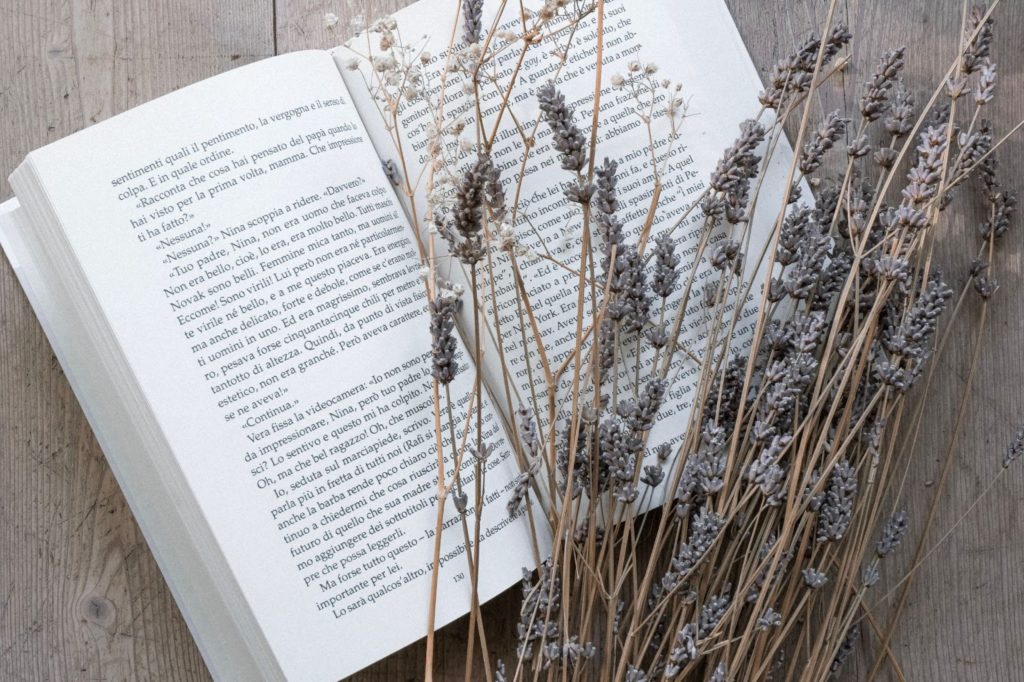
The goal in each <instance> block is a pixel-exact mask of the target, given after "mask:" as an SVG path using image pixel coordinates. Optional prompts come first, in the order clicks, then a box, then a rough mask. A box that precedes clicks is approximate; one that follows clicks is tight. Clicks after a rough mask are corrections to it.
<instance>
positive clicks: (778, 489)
mask: <svg viewBox="0 0 1024 682" xmlns="http://www.w3.org/2000/svg"><path fill="white" fill-rule="evenodd" d="M791 441H792V438H791V437H790V436H775V437H774V438H772V441H771V443H770V444H769V445H768V446H767V447H766V448H764V449H762V450H761V454H760V455H758V457H757V459H756V460H754V461H753V462H751V463H750V467H749V468H748V469H747V480H748V481H750V482H751V483H753V484H754V485H756V486H758V487H759V488H760V489H761V493H762V494H763V495H764V496H765V504H767V505H768V506H769V507H778V506H780V505H781V504H782V503H783V502H784V501H785V499H786V470H785V469H783V468H782V466H781V465H780V464H779V459H780V458H781V457H782V454H783V453H784V452H785V450H786V448H787V447H788V446H789V443H790V442H791Z"/></svg>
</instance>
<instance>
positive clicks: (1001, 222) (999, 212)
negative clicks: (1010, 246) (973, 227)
mask: <svg viewBox="0 0 1024 682" xmlns="http://www.w3.org/2000/svg"><path fill="white" fill-rule="evenodd" d="M989 202H990V203H991V204H992V213H991V217H990V218H989V219H988V221H986V222H984V223H982V224H981V226H980V227H979V232H981V236H982V237H984V238H985V239H989V238H991V237H995V238H999V237H1002V236H1003V235H1004V234H1006V231H1007V230H1008V229H1010V220H1011V219H1012V218H1013V215H1014V213H1016V212H1017V194H1016V193H1015V192H1012V191H1010V190H1001V191H997V192H994V193H992V194H991V195H990V196H989Z"/></svg>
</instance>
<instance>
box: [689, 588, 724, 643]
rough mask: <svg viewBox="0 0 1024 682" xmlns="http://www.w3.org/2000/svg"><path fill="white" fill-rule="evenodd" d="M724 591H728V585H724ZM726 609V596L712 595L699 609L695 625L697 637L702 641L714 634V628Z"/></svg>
mask: <svg viewBox="0 0 1024 682" xmlns="http://www.w3.org/2000/svg"><path fill="white" fill-rule="evenodd" d="M724 589H725V590H726V591H728V589H729V585H728V584H726V585H725V586H724ZM728 608H729V595H728V594H720V595H712V596H711V598H710V599H708V601H707V603H706V604H704V606H703V607H701V610H700V620H699V621H698V623H697V635H698V636H699V637H700V638H701V639H703V638H705V637H708V636H709V635H710V634H711V633H712V632H714V629H715V627H716V626H717V625H718V623H719V622H720V621H721V620H722V616H724V615H725V612H726V611H727V610H728Z"/></svg>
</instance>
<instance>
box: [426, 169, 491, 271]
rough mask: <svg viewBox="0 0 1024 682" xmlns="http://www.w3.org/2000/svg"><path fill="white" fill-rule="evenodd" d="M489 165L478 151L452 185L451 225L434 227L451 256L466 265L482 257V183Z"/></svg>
mask: <svg viewBox="0 0 1024 682" xmlns="http://www.w3.org/2000/svg"><path fill="white" fill-rule="evenodd" d="M490 166H491V161H490V158H489V157H488V156H486V155H485V154H481V155H479V156H478V157H477V160H476V163H474V164H473V165H472V166H470V167H469V168H468V169H466V172H465V174H464V175H463V176H462V180H461V181H460V182H459V184H458V186H457V187H456V188H455V207H454V209H453V211H452V219H451V224H450V225H447V224H439V225H438V226H437V227H438V231H439V232H440V233H441V236H442V237H444V239H445V241H446V242H447V243H448V248H449V250H450V251H451V252H452V255H454V256H455V257H456V258H458V259H459V260H461V261H462V262H463V263H465V264H466V265H473V264H475V263H477V262H478V261H479V260H480V259H481V258H483V256H484V246H483V206H484V183H485V180H486V174H487V170H488V168H489V167H490Z"/></svg>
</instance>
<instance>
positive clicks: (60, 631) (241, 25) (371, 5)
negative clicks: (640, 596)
mask: <svg viewBox="0 0 1024 682" xmlns="http://www.w3.org/2000/svg"><path fill="white" fill-rule="evenodd" d="M702 1H703V0H702ZM708 1H710V0H708ZM727 1H728V4H729V6H730V8H731V9H732V11H733V13H734V15H735V17H736V21H737V23H738V25H739V29H740V32H741V34H742V35H743V38H744V40H745V41H746V42H747V45H748V47H749V49H750V51H751V53H752V54H753V57H754V61H755V62H756V63H757V65H758V68H759V69H760V70H761V71H762V73H764V72H765V71H766V70H767V69H768V68H769V67H770V65H771V63H772V61H773V60H774V59H775V58H776V57H778V56H779V55H781V54H782V53H784V52H785V51H787V50H788V49H791V47H792V46H794V45H795V44H796V43H797V42H798V41H799V39H801V38H803V37H805V36H806V35H807V33H808V32H809V31H811V30H812V29H814V28H815V27H816V26H818V25H820V22H821V20H822V19H823V17H824V13H825V9H826V7H827V4H828V3H827V2H826V1H825V0H727ZM403 4H406V3H405V2H404V1H403V0H380V1H377V2H373V1H370V0H362V1H353V0H0V176H2V177H3V179H0V198H7V197H9V196H10V194H11V190H10V186H9V184H8V183H7V180H6V176H7V175H8V173H9V172H10V171H12V170H13V169H14V167H15V166H16V165H17V164H18V163H19V162H20V161H21V160H22V158H23V157H24V156H25V154H26V153H27V152H29V151H30V150H31V149H33V148H35V147H38V146H40V145H43V144H45V143H47V142H51V141H53V140H56V139H58V138H60V137H63V136H65V135H68V134H70V133H73V132H74V131H76V130H79V129H81V128H83V127H85V126H88V125H90V124H92V123H95V122H97V121H100V120H102V119H104V118H107V117H109V116H112V115H114V114H116V113H118V112H120V111H123V110H125V109H128V108H130V107H132V106H135V105H137V104H140V103H142V102H145V101H146V100H149V99H151V98H153V97H156V96H158V95H161V94H164V93H166V92H168V91H170V90H174V89H175V88H180V87H182V86H185V85H188V84H190V83H192V82H194V81H197V80H200V79H202V78H206V77H208V76H212V75H214V74H217V73H219V72H222V71H225V70H227V69H230V68H233V67H236V66H239V65H241V64H244V63H247V62H252V61H255V60H258V59H263V58H266V57H270V56H272V55H275V54H280V53H283V52H288V51H291V50H298V49H304V48H324V47H331V46H333V45H335V44H337V43H339V42H341V39H342V38H343V37H344V36H345V35H346V28H345V27H346V26H347V24H348V22H349V20H350V19H351V18H352V17H353V16H354V15H356V14H359V13H362V14H363V15H365V16H366V18H367V19H372V18H373V17H375V16H377V15H379V14H381V13H383V12H386V11H390V10H393V9H397V8H398V7H400V6H401V5H403ZM841 6H842V15H843V16H844V18H845V19H846V20H847V21H848V23H849V24H850V25H851V26H852V27H853V30H854V33H855V34H856V38H855V43H854V44H855V48H854V51H855V57H854V60H853V63H852V65H851V68H850V69H849V71H848V73H847V74H846V75H845V76H844V77H843V79H842V80H841V81H840V85H841V88H840V89H839V91H838V92H837V95H836V96H835V97H834V99H835V100H836V102H837V103H838V102H839V101H840V100H842V99H844V98H845V100H846V102H847V103H855V101H856V100H855V99H854V97H855V95H854V92H855V91H857V90H858V87H859V84H860V83H861V82H862V81H863V80H864V79H865V78H867V76H868V74H869V73H870V70H871V68H872V66H873V65H874V63H875V60H876V59H877V56H878V55H879V54H880V53H881V51H883V50H884V49H886V48H888V47H895V46H899V45H906V46H907V47H908V51H907V54H908V61H909V68H908V77H909V82H910V84H911V86H912V87H913V88H914V89H916V90H918V91H919V92H923V91H924V90H925V89H926V88H928V90H929V92H930V88H931V87H932V85H933V84H934V83H935V80H936V79H937V78H938V77H939V76H940V74H941V73H942V72H943V71H944V70H945V68H946V65H947V64H948V63H949V61H950V59H951V58H952V56H953V54H954V51H955V48H954V45H955V41H956V38H957V33H958V30H959V26H960V13H961V0H843V1H842V2H841ZM325 12H334V13H335V14H337V15H339V16H340V17H341V21H340V23H339V24H338V25H337V26H336V27H334V29H333V30H329V29H327V28H326V27H325V25H324V14H325ZM997 17H998V35H997V45H996V54H995V56H996V60H997V61H998V63H999V69H1000V73H1001V77H1002V80H1001V83H1000V88H999V94H998V99H997V103H996V104H995V105H994V106H993V107H992V112H991V116H992V118H993V119H994V120H995V121H996V123H997V125H998V126H1000V128H1001V129H1003V130H1007V129H1009V127H1010V126H1012V125H1014V124H1015V123H1016V122H1018V121H1020V120H1021V119H1022V118H1024V90H1022V86H1024V76H1022V69H1024V50H1022V47H1021V42H1020V41H1021V36H1022V35H1024V2H1022V1H1021V0H1003V3H1002V6H1001V8H1000V9H999V10H998V14H997ZM270 86H271V84H268V87H270ZM822 113H824V109H823V112H822ZM1022 152H1024V139H1021V137H1020V136H1018V137H1017V138H1016V139H1014V140H1013V141H1012V142H1011V143H1010V144H1009V145H1008V146H1007V147H1006V148H1005V149H1004V150H1003V151H1001V152H1000V153H999V158H1000V160H1001V162H1002V163H1003V166H1004V167H1005V168H1006V169H1007V170H1008V171H1009V172H1008V174H1007V176H1006V177H1007V179H1008V180H1009V181H1011V182H1012V181H1018V182H1022V181H1024V174H1022V173H1021V171H1022V170H1024V162H1022V160H1021V157H1022ZM82 172H88V169H87V168H84V169H82ZM1022 184H1024V182H1022ZM977 208H978V206H977V204H975V205H974V209H977ZM974 209H972V210H974ZM961 215H963V212H961ZM978 218H979V216H978V214H976V213H973V212H968V213H967V220H966V221H964V220H960V221H958V222H956V223H955V224H954V225H953V226H952V228H951V229H949V230H947V231H946V235H947V236H944V237H943V238H942V242H941V246H940V260H941V261H942V262H943V263H944V264H945V266H946V269H947V272H948V274H949V276H950V278H951V279H952V280H953V281H954V282H957V283H958V282H962V281H963V278H964V276H965V273H966V270H967V268H968V265H969V261H970V258H971V255H970V254H971V253H973V252H974V249H975V248H976V245H977V236H976V234H975V232H974V225H975V221H976V220H977V219H978ZM1019 222H1020V221H1018V224H1016V225H1015V226H1014V231H1013V233H1012V234H1010V235H1009V236H1008V237H1007V238H1006V239H1005V240H1004V241H1003V243H1002V244H1001V246H1000V248H1001V250H1002V253H1001V254H1000V255H999V257H998V271H997V273H996V276H997V278H998V279H999V280H1000V281H1001V283H1002V289H1001V290H1000V292H999V293H998V294H997V298H996V299H995V303H994V306H993V307H994V315H993V318H992V322H991V326H990V334H989V336H988V340H987V342H986V347H985V350H984V355H983V361H982V366H981V368H980V371H979V373H978V375H977V377H976V380H975V382H974V387H973V390H972V395H971V406H970V412H969V415H968V418H967V422H966V424H965V428H964V431H963V433H962V435H961V437H960V441H959V447H958V450H957V455H956V465H955V467H954V471H953V477H952V480H951V482H950V485H949V486H948V487H947V490H946V493H947V501H946V503H945V504H944V505H943V511H942V512H940V514H939V518H938V522H937V525H936V529H938V531H939V532H937V533H933V537H935V536H938V535H941V534H942V533H943V532H945V530H946V529H947V528H949V527H950V526H951V525H952V524H954V523H955V522H956V521H957V520H958V519H959V518H960V517H961V515H962V514H963V512H964V511H965V510H966V509H967V508H968V507H969V506H970V505H971V504H972V503H973V502H974V501H975V500H976V499H977V498H978V496H979V494H980V493H981V492H982V490H983V489H984V488H985V487H986V486H987V485H988V483H989V482H990V481H991V480H992V477H993V476H994V475H995V473H996V472H997V471H998V468H999V460H1000V459H1001V457H1002V452H1003V450H1004V448H1005V444H1006V442H1007V441H1008V440H1009V439H1010V438H1011V436H1012V433H1013V431H1014V430H1015V429H1016V428H1017V427H1018V425H1019V422H1021V421H1022V417H1024V390H1022V386H1024V350H1022V345H1024V296H1022V294H1024V284H1022V281H1021V274H1022V273H1021V243H1022V240H1021V234H1022V231H1024V227H1022V226H1021V225H1020V224H1019ZM976 320H977V312H976V310H969V311H967V313H966V316H965V322H966V324H963V325H961V330H962V333H959V334H958V336H957V337H956V338H955V339H954V341H953V343H952V346H951V349H950V351H949V352H948V353H947V354H946V356H945V358H944V359H943V361H942V366H941V367H940V370H941V371H940V372H938V373H937V374H938V375H940V376H941V377H942V378H941V380H940V381H938V382H937V383H936V384H935V386H934V389H933V391H932V395H931V396H930V398H931V401H932V407H931V408H930V412H929V413H928V414H929V418H928V421H927V426H926V427H925V429H924V430H923V431H924V432H923V434H922V443H921V445H922V447H921V449H920V452H919V461H918V464H917V465H916V468H915V470H914V471H913V472H912V475H911V478H910V483H909V500H908V506H909V510H910V513H911V518H912V521H911V525H912V529H913V530H915V531H916V530H919V528H920V525H921V519H922V518H923V517H924V515H925V513H926V509H927V504H928V501H929V499H930V496H931V494H932V491H933V490H934V483H933V481H935V480H936V479H937V478H938V469H939V462H940V460H941V457H942V454H943V452H944V444H945V443H946V442H948V439H949V435H950V431H951V424H952V421H953V418H954V417H955V413H956V407H957V400H958V399H959V396H960V393H961V391H962V389H963V387H964V380H965V375H966V371H967V367H968V364H969V357H968V355H969V353H970V333H971V331H972V328H973V323H974V322H975V321H976ZM1020 464H1024V463H1020ZM1022 484H1024V467H1021V468H1018V469H1015V470H1014V471H1011V472H1010V473H1009V475H1006V476H1004V477H1003V478H1002V479H1001V481H1000V482H999V483H998V484H997V485H996V486H995V488H994V489H993V490H992V492H991V493H990V494H989V495H988V496H986V497H985V498H984V499H982V501H981V502H980V503H979V504H978V505H977V507H976V509H975V510H974V511H973V513H971V514H970V515H969V516H967V517H966V518H965V519H964V520H963V522H962V523H961V524H960V525H959V527H958V528H957V529H956V531H955V532H954V533H953V534H952V535H951V536H950V538H949V539H948V540H947V541H946V543H945V544H944V545H943V546H942V547H941V548H940V549H939V551H937V552H936V553H935V554H934V555H933V556H932V558H931V560H930V561H929V562H928V563H927V564H926V565H925V567H924V568H923V569H922V570H921V572H920V574H919V576H918V578H917V580H916V583H915V584H914V587H913V591H912V593H911V600H910V603H909V607H908V608H907V611H906V614H905V617H904V621H903V624H902V625H901V627H900V629H899V631H898V634H897V637H896V639H895V640H894V643H893V649H894V651H895V654H896V655H897V657H898V658H899V660H900V661H901V665H902V666H903V669H904V672H905V673H906V676H907V679H910V680H965V681H971V682H990V681H999V680H1024V672H1022V671H1024V570H1022V567H1024V485H1022ZM907 553H909V552H904V554H907ZM902 560H903V561H904V563H906V561H907V558H906V557H905V556H904V557H903V558H902ZM898 561H900V559H897V562H898ZM893 568H898V566H894V567H893ZM893 573H896V571H895V570H894V571H893ZM884 589H885V588H884V582H883V585H882V586H880V590H879V593H881V592H882V591H883V590H884ZM514 609H515V600H514V599H513V598H511V597H510V596H509V595H505V596H503V597H501V598H499V599H497V600H496V601H495V602H493V603H491V604H489V605H488V606H487V608H486V614H487V617H488V619H489V620H490V621H492V622H493V623H494V624H495V627H499V628H502V627H503V628H504V630H505V631H507V632H509V633H510V634H511V631H512V627H513V621H514V617H515V614H514ZM464 636H465V626H464V625H463V624H462V623H461V622H460V623H459V624H457V625H456V626H455V627H452V628H449V629H448V630H446V631H445V632H444V634H443V636H442V637H441V640H440V660H441V664H442V667H443V668H444V669H445V670H446V671H448V674H450V676H451V679H453V680H454V679H460V680H461V679H462V678H461V675H458V674H457V671H458V670H459V669H460V668H461V663H462V652H463V647H464ZM351 645H352V643H349V642H339V643H338V647H339V649H340V648H344V647H346V646H351ZM323 655H324V656H330V655H331V652H330V651H325V652H323ZM421 661H422V645H416V646H413V647H411V648H409V649H408V650H406V651H403V652H401V653H399V654H396V655H395V656H393V657H391V658H389V659H387V660H385V661H382V662H380V663H378V664H377V665H375V666H374V667H372V668H371V669H369V670H368V671H366V672H364V673H363V674H361V675H359V676H358V679H360V680H367V681H370V680H379V681H385V680H412V679H418V678H419V677H420V676H421V672H420V666H421ZM861 665H862V664H861V663H860V662H857V663H856V664H855V669H854V671H853V677H858V670H857V668H858V667H859V666H861ZM208 678H209V675H208V673H207V671H206V669H205V667H204V665H203V662H202V659H201V658H200V656H199V653H198V651H197V649H196V647H195V645H194V643H193V642H192V639H191V637H190V635H189V633H188V630H187V629H186V627H185V625H184V622H183V621H182V618H181V615H180V614H179V613H178V610H177V608H176V607H175V605H174V602H173V600H172V599H171V596H170V594H169V592H168V590H167V587H166V585H165V584H164V582H163V579H162V578H161V576H160V573H159V571H158V570H157V567H156V565H155V563H154V561H153V558H152V556H151V554H150V552H149V549H148V548H147V546H146V543H145V541H144V540H143V538H142V536H141V534H140V533H139V530H138V528H137V527H136V525H135V522H134V520H133V519H132V515H131V512H130V511H129V509H128V508H127V506H126V504H125V501H124V498H123V497H122V495H121V492H120V491H119V489H118V487H117V484H116V482H115V481H114V479H113V476H112V475H111V473H110V470H109V468H108V467H107V465H106V462H105V461H104V459H103V455H102V453H101V452H100V450H99V448H98V446H97V445H96V441H95V440H94V438H93V436H92V433H91V431H90V429H89V426H88V424H87V423H86V421H85V419H84V417H83V415H82V412H81V410H80V409H79V407H78V404H77V403H76V401H75V397H74V395H73V394H72V392H71V390H70V388H69V387H68V384H67V381H66V380H65V379H64V376H63V375H62V373H61V369H60V367H59V365H58V364H57V361H56V359H55V358H54V356H53V354H52V353H51V351H50V348H49V345H48V344H47V341H46V338H45V337H44V335H43V333H42V330H41V329H40V327H39V325H38V323H37V322H36V319H35V317H34V315H33V314H32V311H31V309H30V308H29V305H28V303H27V301H26V299H25V296H24V295H23V293H22V291H21V289H20V288H19V286H18V284H17V282H16V280H15V278H14V275H13V273H12V271H11V269H10V267H9V265H8V264H7V262H6V260H3V259H0V679H2V680H135V679H138V680H206V679H208Z"/></svg>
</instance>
